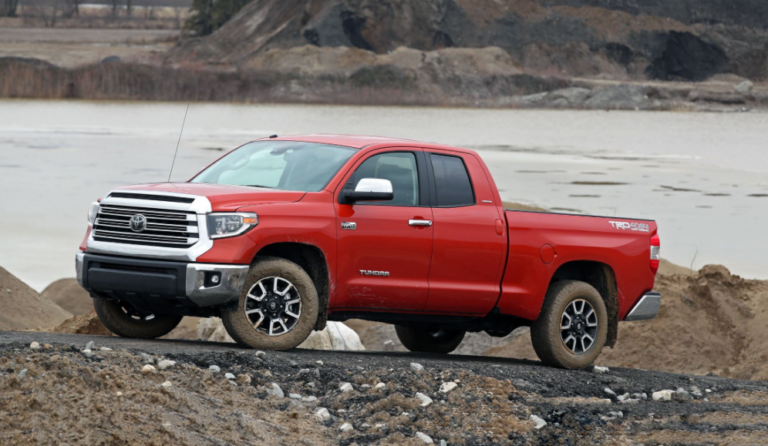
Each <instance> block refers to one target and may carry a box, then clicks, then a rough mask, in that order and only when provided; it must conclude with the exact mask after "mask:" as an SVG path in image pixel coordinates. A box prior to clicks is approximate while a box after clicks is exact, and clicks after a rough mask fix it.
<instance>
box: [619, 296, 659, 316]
mask: <svg viewBox="0 0 768 446" xmlns="http://www.w3.org/2000/svg"><path fill="white" fill-rule="evenodd" d="M660 307H661V293H647V294H645V295H644V296H643V297H641V298H640V300H639V301H637V304H635V307H634V308H632V310H631V311H630V312H629V314H627V317H626V318H624V320H625V321H643V320H647V319H653V318H655V317H656V315H657V314H659V308H660Z"/></svg>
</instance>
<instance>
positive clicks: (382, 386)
mask: <svg viewBox="0 0 768 446" xmlns="http://www.w3.org/2000/svg"><path fill="white" fill-rule="evenodd" d="M373 388H374V389H376V390H379V389H386V388H387V385H386V384H384V383H378V384H376V385H375V386H373Z"/></svg>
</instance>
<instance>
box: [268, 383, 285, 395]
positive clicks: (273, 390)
mask: <svg viewBox="0 0 768 446" xmlns="http://www.w3.org/2000/svg"><path fill="white" fill-rule="evenodd" d="M266 389H267V393H268V394H270V395H275V396H276V397H280V398H283V397H285V393H283V389H281V388H280V386H278V385H277V384H276V383H271V384H268V385H267V386H266Z"/></svg>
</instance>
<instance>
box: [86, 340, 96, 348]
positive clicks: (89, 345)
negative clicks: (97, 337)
mask: <svg viewBox="0 0 768 446" xmlns="http://www.w3.org/2000/svg"><path fill="white" fill-rule="evenodd" d="M95 346H96V344H94V342H93V341H88V343H87V344H85V349H86V350H93V347H95Z"/></svg>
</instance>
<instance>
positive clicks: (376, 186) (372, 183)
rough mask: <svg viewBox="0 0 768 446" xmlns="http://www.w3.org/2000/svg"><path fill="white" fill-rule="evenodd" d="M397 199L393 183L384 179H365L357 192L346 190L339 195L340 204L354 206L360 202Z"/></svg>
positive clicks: (358, 184) (356, 189) (357, 187)
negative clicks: (393, 190)
mask: <svg viewBox="0 0 768 446" xmlns="http://www.w3.org/2000/svg"><path fill="white" fill-rule="evenodd" d="M393 198H395V194H394V192H392V182H391V181H389V180H385V179H383V178H363V179H362V180H360V181H359V182H358V183H357V186H356V187H355V190H354V191H352V190H349V189H345V190H343V191H341V194H340V195H339V203H341V204H353V203H355V202H358V201H387V200H392V199H393Z"/></svg>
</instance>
